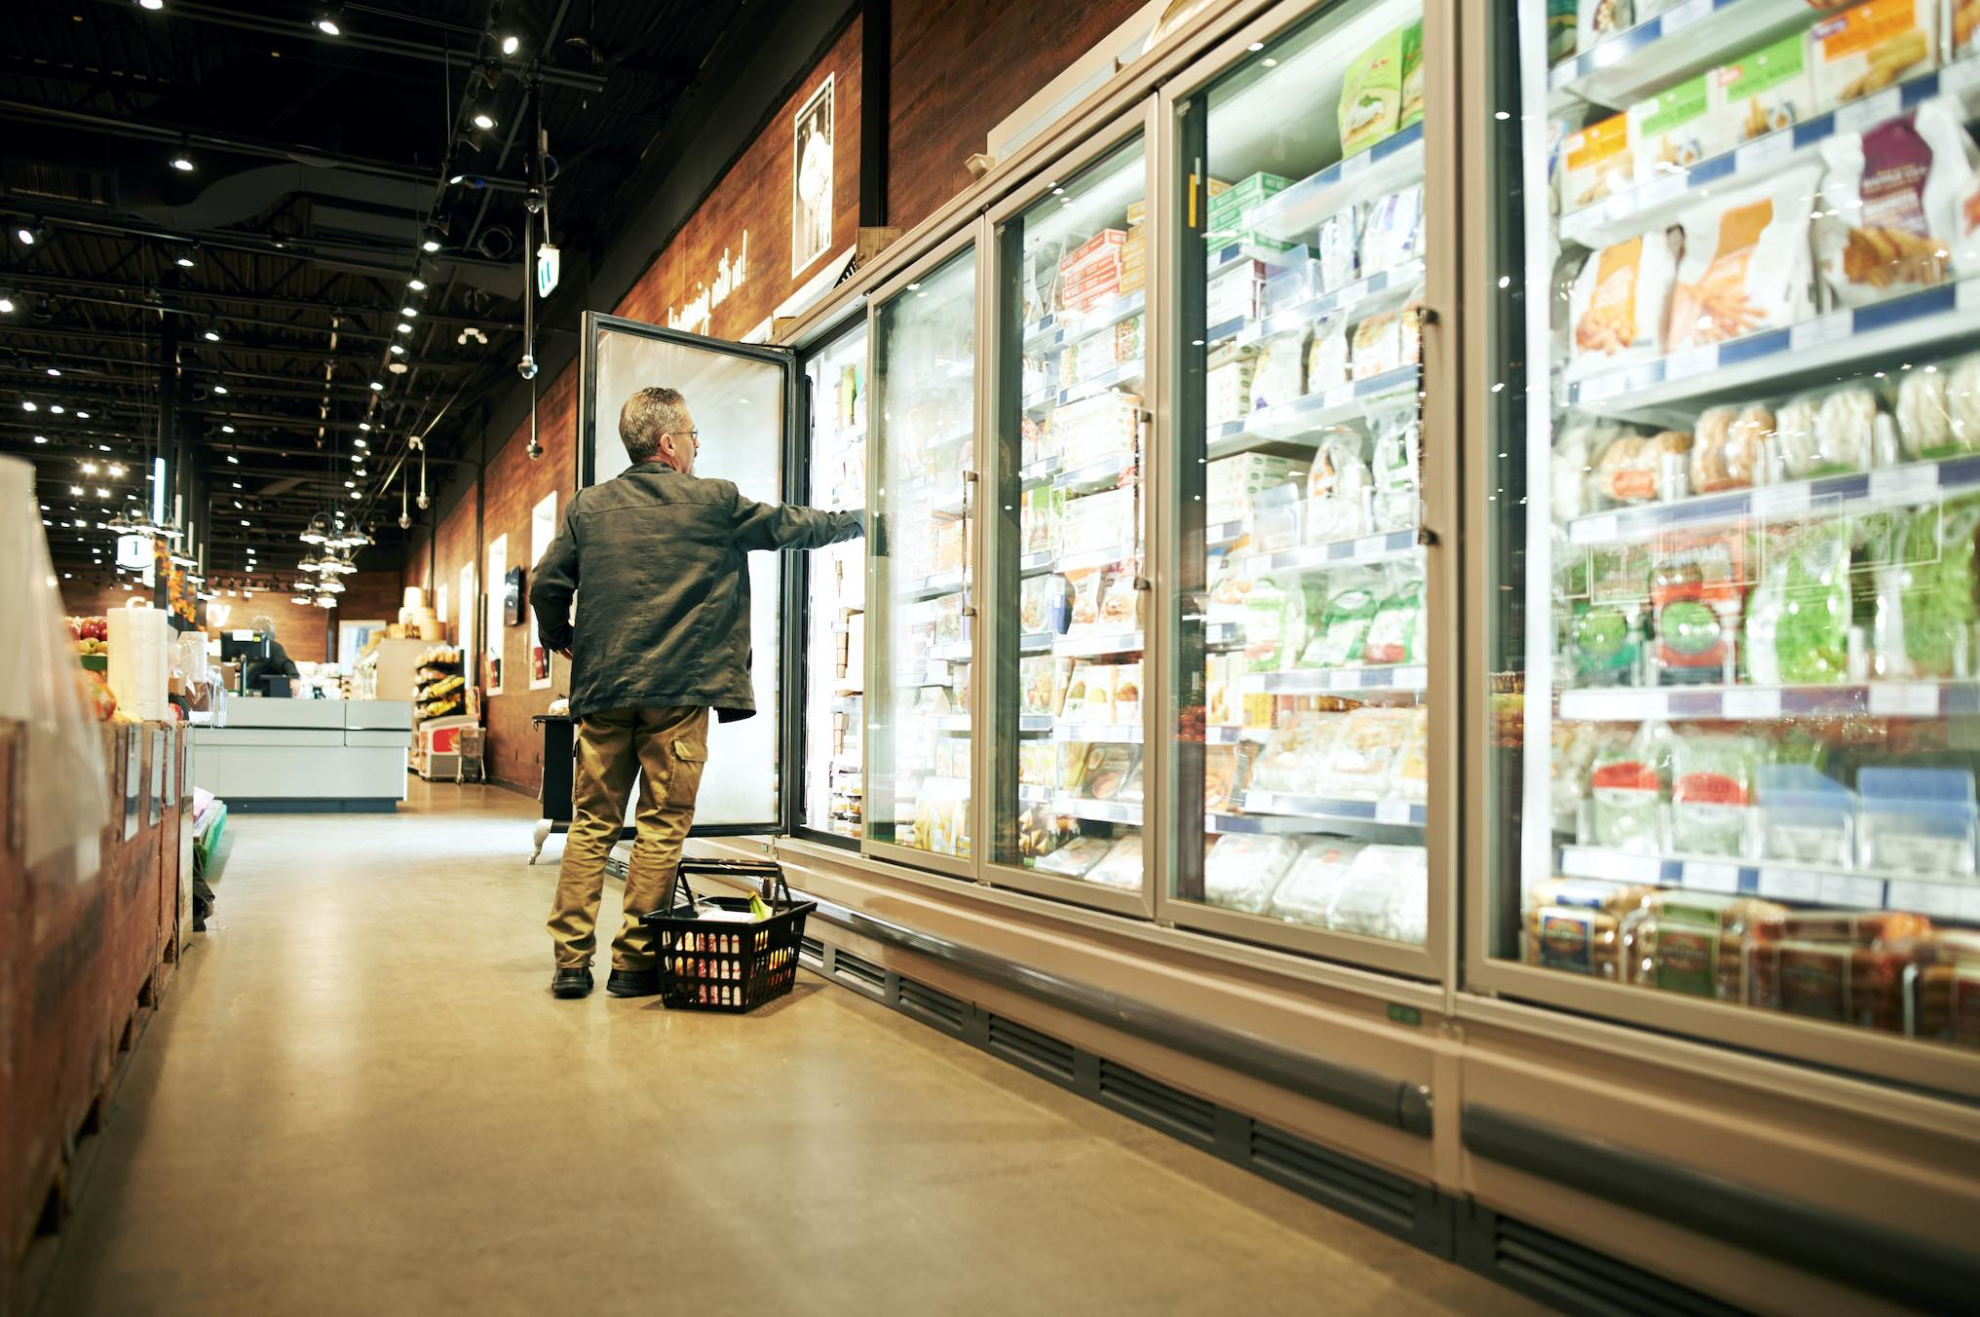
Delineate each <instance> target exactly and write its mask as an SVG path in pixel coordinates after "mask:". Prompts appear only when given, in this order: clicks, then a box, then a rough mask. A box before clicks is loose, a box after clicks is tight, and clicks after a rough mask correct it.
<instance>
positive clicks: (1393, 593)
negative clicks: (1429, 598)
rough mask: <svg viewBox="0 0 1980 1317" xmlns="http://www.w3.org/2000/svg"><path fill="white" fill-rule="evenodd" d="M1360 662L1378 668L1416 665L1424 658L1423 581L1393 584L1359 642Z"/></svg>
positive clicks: (1411, 578) (1409, 580)
mask: <svg viewBox="0 0 1980 1317" xmlns="http://www.w3.org/2000/svg"><path fill="white" fill-rule="evenodd" d="M1361 657H1362V661H1363V662H1365V663H1370V664H1378V665H1391V666H1392V665H1394V664H1398V663H1415V662H1418V661H1420V660H1421V659H1422V657H1423V579H1422V578H1421V577H1415V576H1411V577H1405V578H1403V579H1401V580H1399V581H1396V582H1394V584H1393V586H1392V587H1391V589H1390V590H1389V592H1388V593H1387V594H1386V595H1385V596H1383V599H1382V602H1381V604H1380V605H1378V606H1377V607H1376V609H1375V617H1374V620H1373V621H1371V622H1370V623H1369V624H1368V638H1367V639H1366V640H1364V641H1363V642H1362V646H1361Z"/></svg>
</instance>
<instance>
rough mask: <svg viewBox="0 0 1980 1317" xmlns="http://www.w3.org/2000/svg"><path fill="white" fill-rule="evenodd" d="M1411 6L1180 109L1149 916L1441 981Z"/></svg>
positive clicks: (1263, 62)
mask: <svg viewBox="0 0 1980 1317" xmlns="http://www.w3.org/2000/svg"><path fill="white" fill-rule="evenodd" d="M1423 18H1424V11H1423V6H1422V4H1421V3H1420V0H1376V2H1373V3H1361V4H1341V5H1334V6H1331V7H1328V8H1327V9H1325V10H1323V11H1322V12H1320V13H1319V14H1317V15H1316V16H1315V17H1313V18H1311V19H1309V20H1308V21H1306V22H1304V23H1301V24H1299V25H1298V26H1295V27H1293V28H1291V29H1289V30H1287V31H1285V32H1284V33H1283V34H1280V35H1277V36H1275V37H1273V38H1271V39H1269V40H1260V41H1253V42H1249V43H1248V44H1247V45H1245V46H1244V47H1243V48H1242V50H1241V53H1240V55H1239V58H1238V59H1236V60H1235V61H1232V62H1231V63H1230V64H1229V65H1227V66H1226V67H1225V68H1223V69H1222V70H1221V71H1220V72H1219V73H1218V74H1217V75H1216V76H1215V77H1214V78H1213V79H1212V80H1209V81H1207V82H1206V83H1204V84H1203V85H1202V86H1201V87H1199V88H1196V89H1194V90H1190V91H1188V92H1187V93H1185V94H1181V95H1179V96H1178V97H1177V99H1176V102H1175V125H1176V128H1175V132H1176V141H1177V148H1178V161H1177V172H1178V176H1179V177H1180V179H1181V192H1182V195H1181V196H1180V197H1179V198H1178V201H1179V204H1180V206H1181V221H1182V223H1181V226H1180V232H1181V237H1180V239H1179V244H1178V245H1179V247H1180V270H1179V278H1178V281H1177V287H1176V289H1175V297H1176V305H1177V328H1176V331H1175V335H1174V340H1175V345H1176V352H1177V354H1178V363H1179V368H1178V375H1177V387H1176V392H1175V397H1176V405H1175V414H1174V417H1173V430H1174V433H1175V436H1176V453H1175V456H1174V458H1173V459H1172V465H1171V466H1170V468H1169V469H1170V470H1171V471H1172V472H1173V473H1174V476H1173V488H1172V491H1171V495H1170V506H1171V507H1172V508H1173V510H1174V513H1173V524H1174V526H1175V541H1174V546H1173V549H1172V550H1171V551H1172V552H1174V553H1175V554H1176V555H1177V557H1176V559H1175V560H1174V561H1175V562H1176V576H1175V580H1176V582H1177V589H1176V591H1175V593H1174V597H1173V599H1172V601H1171V602H1172V607H1173V610H1174V612H1173V618H1174V622H1173V625H1174V634H1175V636H1176V646H1175V662H1174V668H1173V681H1174V687H1175V692H1176V701H1177V706H1178V710H1179V713H1180V721H1179V723H1178V725H1177V728H1176V731H1175V741H1174V755H1175V761H1174V762H1175V769H1174V777H1173V781H1174V784H1175V786H1174V792H1173V798H1174V799H1175V800H1176V801H1177V807H1176V813H1177V823H1178V828H1177V830H1176V832H1177V841H1176V847H1177V849H1176V854H1175V860H1174V869H1173V872H1172V874H1171V877H1170V881H1169V883H1168V891H1167V898H1168V901H1169V904H1168V905H1167V906H1166V907H1165V911H1166V913H1168V914H1170V915H1172V916H1173V917H1174V918H1175V919H1176V921H1177V922H1179V923H1187V924H1193V925H1198V926H1203V927H1208V928H1212V929H1214V930H1216V931H1220V932H1225V933H1229V934H1234V935H1237V936H1242V937H1247V938H1256V939H1261V940H1266V941H1275V942H1280V943H1285V944H1288V945H1292V946H1296V947H1299V948H1301V949H1305V950H1309V951H1319V952H1322V953H1323V954H1328V955H1335V956H1340V957H1342V958H1346V959H1352V960H1358V961H1362V962H1365V963H1371V964H1375V965H1378V966H1381V967H1385V968H1393V969H1400V970H1404V971H1408V972H1414V973H1418V974H1422V975H1424V976H1425V977H1430V976H1433V975H1435V974H1436V973H1438V972H1439V958H1438V957H1437V956H1436V955H1435V954H1434V952H1435V950H1436V948H1435V947H1434V946H1433V945H1432V944H1433V941H1436V940H1439V939H1441V924H1442V916H1441V913H1439V914H1438V915H1437V916H1436V918H1435V920H1434V921H1433V911H1432V906H1433V903H1432V901H1431V886H1432V884H1431V879H1430V869H1429V861H1430V847H1429V844H1428V843H1429V833H1430V829H1431V824H1432V817H1433V809H1434V807H1435V806H1436V805H1437V803H1438V802H1436V801H1434V800H1433V799H1432V794H1431V789H1430V787H1431V767H1430V764H1431V753H1430V751H1431V741H1432V735H1433V713H1434V712H1435V705H1436V702H1435V701H1434V700H1433V699H1432V698H1431V692H1432V691H1433V690H1434V689H1435V687H1434V684H1433V682H1432V671H1433V668H1432V664H1433V658H1434V660H1435V662H1436V663H1437V664H1438V665H1440V668H1439V670H1441V665H1442V664H1444V663H1447V662H1448V661H1450V658H1451V656H1448V655H1436V654H1435V648H1436V647H1435V646H1433V644H1432V637H1433V636H1442V635H1444V634H1446V633H1447V632H1448V629H1449V621H1448V619H1447V618H1445V617H1444V616H1443V614H1442V612H1441V607H1442V605H1441V593H1440V587H1438V586H1437V585H1436V584H1435V580H1434V577H1435V573H1434V572H1433V571H1432V564H1433V561H1435V560H1434V557H1433V551H1432V550H1431V549H1430V548H1429V547H1428V545H1427V544H1426V540H1427V539H1428V538H1429V537H1427V536H1426V535H1425V534H1424V533H1423V526H1424V517H1423V509H1424V493H1425V485H1426V473H1427V471H1428V470H1429V468H1430V467H1431V466H1432V464H1434V463H1435V462H1437V461H1439V460H1441V453H1442V451H1443V450H1442V449H1441V448H1440V447H1438V446H1436V445H1432V444H1431V443H1430V442H1428V440H1427V438H1426V424H1425V415H1426V412H1425V399H1431V400H1433V401H1434V400H1435V399H1436V397H1437V396H1438V394H1437V390H1438V389H1439V388H1440V387H1441V385H1439V384H1438V383H1437V382H1436V381H1435V380H1434V377H1433V376H1429V375H1426V373H1425V371H1424V369H1423V364H1422V363H1423V353H1422V351H1421V343H1422V331H1423V324H1424V320H1425V315H1424V307H1425V305H1426V301H1427V298H1428V290H1429V282H1430V281H1431V280H1433V279H1438V278H1448V277H1450V275H1449V269H1448V264H1446V265H1445V266H1444V267H1443V268H1439V265H1438V262H1437V260H1436V258H1434V257H1433V256H1432V254H1431V250H1430V248H1429V246H1428V239H1429V238H1430V237H1431V236H1432V235H1431V232H1430V225H1429V222H1428V221H1429V217H1430V216H1431V215H1432V214H1433V213H1434V205H1435V203H1436V202H1437V201H1438V200H1440V198H1438V197H1437V196H1436V195H1435V191H1434V189H1432V191H1431V193H1430V195H1429V197H1428V201H1429V202H1430V203H1431V204H1430V205H1426V189H1425V178H1426V168H1425V166H1426V160H1427V159H1429V158H1431V152H1430V148H1431V146H1432V144H1433V142H1434V138H1433V137H1432V136H1431V134H1430V133H1429V132H1428V130H1429V128H1430V126H1431V124H1430V122H1429V121H1426V120H1425V117H1424V110H1425V81H1426V79H1425V63H1424V55H1425V50H1426V46H1427V45H1428V44H1430V43H1428V42H1426V39H1425V33H1424V24H1423ZM1442 396H1444V397H1446V398H1448V397H1450V396H1451V395H1450V394H1449V393H1445V394H1443V395H1442ZM1199 801H1200V802H1201V807H1200V808H1198V807H1197V802H1199ZM1185 802H1186V807H1185ZM1433 922H1435V923H1437V924H1438V925H1439V927H1438V929H1437V934H1438V937H1437V939H1433V936H1432V933H1433V928H1432V925H1433Z"/></svg>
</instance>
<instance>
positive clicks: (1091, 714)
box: [1064, 663, 1118, 770]
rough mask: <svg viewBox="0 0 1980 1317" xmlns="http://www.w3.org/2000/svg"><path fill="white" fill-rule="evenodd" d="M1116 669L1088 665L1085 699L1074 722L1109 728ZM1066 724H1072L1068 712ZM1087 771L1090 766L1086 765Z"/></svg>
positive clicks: (1112, 717) (1108, 666) (1070, 715)
mask: <svg viewBox="0 0 1980 1317" xmlns="http://www.w3.org/2000/svg"><path fill="white" fill-rule="evenodd" d="M1117 671H1118V670H1117V669H1116V668H1115V667H1114V665H1113V664H1111V663H1089V664H1088V665H1087V668H1086V699H1085V700H1084V701H1082V702H1081V704H1080V708H1079V718H1078V719H1077V720H1076V721H1079V722H1083V723H1085V724H1087V725H1088V726H1099V727H1105V726H1109V725H1111V724H1112V723H1113V721H1114V677H1115V675H1116V673H1117ZM1064 720H1065V721H1066V722H1073V721H1075V719H1074V718H1073V717H1072V714H1071V712H1070V710H1069V711H1068V712H1067V713H1066V714H1065V716H1064ZM1087 767H1088V769H1089V770H1090V769H1091V768H1092V765H1091V764H1089V765H1087Z"/></svg>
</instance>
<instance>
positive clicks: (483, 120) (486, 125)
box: [469, 110, 495, 133]
mask: <svg viewBox="0 0 1980 1317" xmlns="http://www.w3.org/2000/svg"><path fill="white" fill-rule="evenodd" d="M469 122H470V123H472V124H473V125H474V126H475V127H476V128H479V129H481V131H483V132H484V133H485V132H487V131H488V130H489V129H490V128H493V127H494V126H495V120H494V119H493V117H491V116H490V115H489V113H488V111H486V110H476V111H475V112H474V118H473V119H471V120H469Z"/></svg>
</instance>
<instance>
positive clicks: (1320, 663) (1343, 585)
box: [1297, 573, 1381, 668]
mask: <svg viewBox="0 0 1980 1317" xmlns="http://www.w3.org/2000/svg"><path fill="white" fill-rule="evenodd" d="M1337 580H1338V581H1339V583H1338V584H1337V585H1336V587H1335V589H1334V592H1333V593H1332V594H1331V595H1330V596H1328V599H1327V605H1326V611H1325V613H1323V614H1322V615H1321V618H1320V626H1319V627H1318V629H1316V630H1314V631H1313V632H1312V634H1311V635H1310V636H1309V637H1308V639H1307V641H1306V643H1305V645H1304V646H1303V647H1302V648H1301V650H1300V653H1299V662H1298V665H1297V666H1299V667H1302V668H1347V667H1359V666H1360V665H1361V663H1362V662H1363V658H1362V647H1363V645H1364V644H1365V643H1366V642H1367V639H1368V628H1369V626H1370V625H1371V624H1372V623H1373V622H1374V621H1375V613H1376V611H1377V610H1378V609H1379V608H1380V607H1381V600H1380V597H1379V595H1378V594H1377V590H1376V585H1377V581H1378V578H1375V577H1372V576H1358V575H1355V574H1352V573H1344V574H1342V576H1341V577H1339V578H1337Z"/></svg>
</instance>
